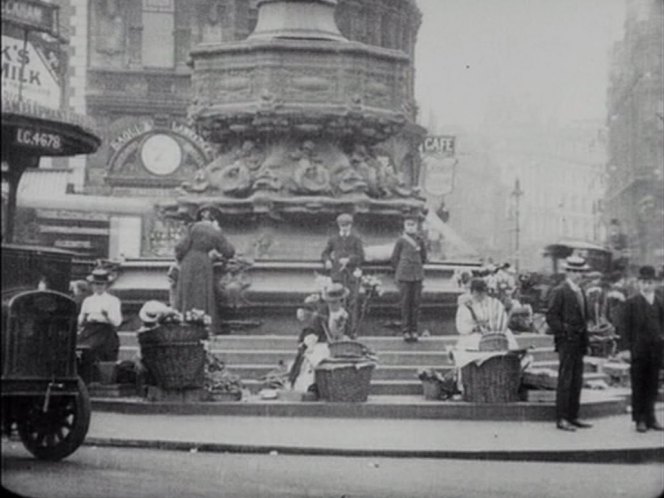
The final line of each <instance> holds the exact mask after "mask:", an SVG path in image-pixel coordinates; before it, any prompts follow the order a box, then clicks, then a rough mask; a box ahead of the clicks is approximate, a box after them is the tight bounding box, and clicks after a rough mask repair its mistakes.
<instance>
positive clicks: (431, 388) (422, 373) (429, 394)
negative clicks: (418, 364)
mask: <svg viewBox="0 0 664 498" xmlns="http://www.w3.org/2000/svg"><path fill="white" fill-rule="evenodd" d="M417 377H418V378H419V379H420V380H421V381H422V390H423V391H424V397H425V398H426V399H434V400H446V399H449V398H451V397H452V396H454V395H455V394H460V392H459V390H458V388H457V382H456V377H455V372H454V370H450V372H449V373H447V374H445V375H443V374H442V373H440V372H438V371H437V370H435V369H433V368H427V369H421V370H419V371H418V373H417Z"/></svg>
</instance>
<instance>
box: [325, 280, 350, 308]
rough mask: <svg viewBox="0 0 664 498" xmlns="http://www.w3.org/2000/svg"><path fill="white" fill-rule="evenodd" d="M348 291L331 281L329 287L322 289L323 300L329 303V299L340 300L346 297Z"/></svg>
mask: <svg viewBox="0 0 664 498" xmlns="http://www.w3.org/2000/svg"><path fill="white" fill-rule="evenodd" d="M348 294H349V291H348V289H346V287H344V286H343V285H341V284H339V283H333V284H332V285H330V286H329V287H326V288H325V289H323V301H325V302H327V303H329V302H331V301H341V300H342V299H344V298H346V297H348Z"/></svg>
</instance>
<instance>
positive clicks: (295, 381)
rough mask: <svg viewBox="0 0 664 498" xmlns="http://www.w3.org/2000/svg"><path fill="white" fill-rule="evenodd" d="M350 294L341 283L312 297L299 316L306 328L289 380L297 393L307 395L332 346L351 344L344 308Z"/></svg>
mask: <svg viewBox="0 0 664 498" xmlns="http://www.w3.org/2000/svg"><path fill="white" fill-rule="evenodd" d="M348 294H349V291H348V289H347V288H346V287H344V286H343V285H341V284H339V283H332V284H330V285H329V286H328V287H326V288H325V289H323V292H322V295H321V296H320V298H319V297H318V296H317V295H314V296H310V297H309V298H307V299H306V300H305V302H304V305H303V307H302V308H300V310H299V311H301V313H300V312H298V315H299V317H300V318H301V321H302V322H303V324H304V326H303V328H302V333H301V334H300V338H299V339H298V352H297V355H296V357H295V360H294V361H293V364H292V365H291V367H290V369H289V374H288V378H289V381H290V384H291V388H292V389H293V390H294V391H300V392H307V391H308V390H311V386H312V385H314V381H315V368H316V366H317V365H318V364H319V363H320V362H321V361H322V360H323V359H325V358H328V357H329V356H330V350H329V348H328V343H329V342H336V341H340V340H348V339H349V333H350V319H349V318H350V317H349V314H348V312H347V311H346V310H345V309H344V307H343V300H344V299H345V298H346V297H348Z"/></svg>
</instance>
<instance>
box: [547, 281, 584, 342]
mask: <svg viewBox="0 0 664 498" xmlns="http://www.w3.org/2000/svg"><path fill="white" fill-rule="evenodd" d="M581 295H582V298H583V306H582V305H581V303H580V302H579V299H578V298H577V296H576V293H575V292H574V291H573V290H572V288H571V287H570V286H569V284H568V283H567V282H563V283H562V284H560V285H558V286H557V287H555V288H554V289H553V291H552V293H551V297H550V300H549V307H548V309H547V312H546V323H547V324H548V325H549V327H550V328H551V331H552V332H553V335H554V336H555V343H556V347H557V346H558V345H559V344H560V343H561V342H563V341H574V342H577V341H578V343H579V345H580V346H581V347H582V348H583V350H584V351H585V350H586V349H587V347H588V326H587V320H588V318H589V314H588V304H587V299H586V296H585V293H584V292H583V290H581Z"/></svg>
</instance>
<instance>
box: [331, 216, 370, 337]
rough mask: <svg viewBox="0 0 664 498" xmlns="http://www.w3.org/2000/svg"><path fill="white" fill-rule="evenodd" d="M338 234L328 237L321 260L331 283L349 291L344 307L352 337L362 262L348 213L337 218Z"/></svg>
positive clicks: (357, 310)
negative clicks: (357, 273) (347, 313)
mask: <svg viewBox="0 0 664 498" xmlns="http://www.w3.org/2000/svg"><path fill="white" fill-rule="evenodd" d="M337 225H338V226H339V233H337V234H334V235H333V236H332V237H330V238H329V239H328V241H327V244H326V245H325V249H323V253H322V254H321V259H322V260H323V264H324V265H325V269H326V270H330V277H331V278H332V281H333V282H336V283H340V284H342V285H343V286H344V287H345V288H346V289H348V291H349V298H348V299H347V300H346V301H345V303H344V304H345V306H346V308H347V310H348V312H349V313H350V316H351V325H350V328H351V330H352V331H353V335H355V333H356V332H357V331H356V330H355V328H356V323H357V320H358V314H359V278H358V277H357V276H356V270H358V269H359V268H360V266H361V265H362V263H363V262H364V248H363V247H362V240H361V239H360V238H359V237H358V236H357V235H354V234H353V233H351V229H352V226H353V217H352V216H351V215H350V214H348V213H343V214H340V215H339V216H337Z"/></svg>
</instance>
